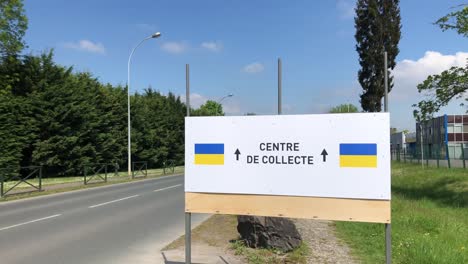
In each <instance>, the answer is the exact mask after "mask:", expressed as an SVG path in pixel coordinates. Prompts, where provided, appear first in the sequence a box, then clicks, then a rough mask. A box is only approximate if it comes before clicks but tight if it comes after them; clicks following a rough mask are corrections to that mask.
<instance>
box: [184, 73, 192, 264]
mask: <svg viewBox="0 0 468 264" xmlns="http://www.w3.org/2000/svg"><path fill="white" fill-rule="evenodd" d="M185 105H186V106H187V116H190V81H189V65H188V64H185ZM191 249H192V214H191V213H189V212H186V213H185V264H190V263H191V262H192V251H191Z"/></svg>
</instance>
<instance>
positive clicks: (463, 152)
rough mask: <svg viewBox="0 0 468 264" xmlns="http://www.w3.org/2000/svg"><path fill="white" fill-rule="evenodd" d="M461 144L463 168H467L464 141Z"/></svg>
mask: <svg viewBox="0 0 468 264" xmlns="http://www.w3.org/2000/svg"><path fill="white" fill-rule="evenodd" d="M460 145H461V153H462V159H463V168H464V169H466V159H465V149H464V148H463V143H460Z"/></svg>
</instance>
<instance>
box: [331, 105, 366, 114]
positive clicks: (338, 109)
mask: <svg viewBox="0 0 468 264" xmlns="http://www.w3.org/2000/svg"><path fill="white" fill-rule="evenodd" d="M328 112H329V113H358V112H359V110H358V108H357V107H356V106H355V105H353V104H341V105H338V106H335V107H332V108H331V109H330V111H328Z"/></svg>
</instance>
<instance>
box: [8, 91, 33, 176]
mask: <svg viewBox="0 0 468 264" xmlns="http://www.w3.org/2000/svg"><path fill="white" fill-rule="evenodd" d="M33 111H34V107H33V104H32V102H31V100H30V99H29V98H24V97H15V96H11V95H9V96H2V97H1V100H0V168H5V167H19V166H28V165H30V162H31V152H32V150H33V144H34V142H35V139H36V138H37V132H38V131H37V122H36V120H35V119H34V118H33V117H32V116H33Z"/></svg>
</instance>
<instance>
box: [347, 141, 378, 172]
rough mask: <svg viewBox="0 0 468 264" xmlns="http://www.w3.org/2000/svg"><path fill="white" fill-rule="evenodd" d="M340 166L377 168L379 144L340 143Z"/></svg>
mask: <svg viewBox="0 0 468 264" xmlns="http://www.w3.org/2000/svg"><path fill="white" fill-rule="evenodd" d="M340 167H352V168H377V144H356V143H354V144H340Z"/></svg>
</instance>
